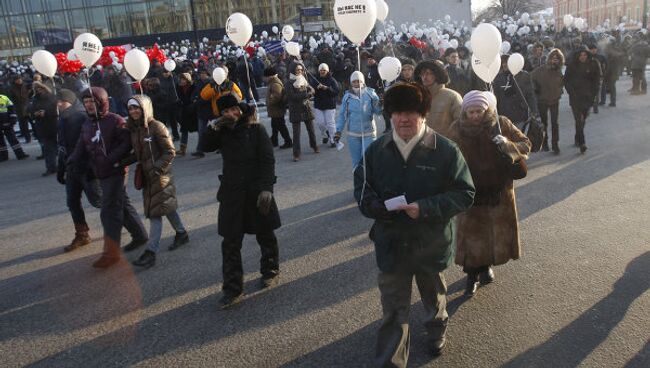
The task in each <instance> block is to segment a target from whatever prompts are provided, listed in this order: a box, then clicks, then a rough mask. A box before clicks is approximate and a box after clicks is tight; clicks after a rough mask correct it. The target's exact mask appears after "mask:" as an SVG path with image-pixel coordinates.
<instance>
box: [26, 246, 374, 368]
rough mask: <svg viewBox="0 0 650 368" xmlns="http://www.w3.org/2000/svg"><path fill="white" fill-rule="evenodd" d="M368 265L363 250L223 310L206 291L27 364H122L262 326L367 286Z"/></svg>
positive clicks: (225, 363)
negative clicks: (197, 297)
mask: <svg viewBox="0 0 650 368" xmlns="http://www.w3.org/2000/svg"><path fill="white" fill-rule="evenodd" d="M371 267H374V255H373V254H372V253H368V254H365V255H363V256H360V257H357V258H353V259H351V260H349V261H346V262H343V263H340V264H337V265H335V266H333V267H331V268H328V269H325V270H323V271H319V272H315V273H312V274H310V275H308V276H306V277H303V278H300V279H297V280H295V281H292V282H288V283H284V284H280V285H278V286H277V287H275V288H273V289H271V290H269V291H266V292H260V293H257V294H254V295H251V296H249V297H248V298H247V299H245V300H244V301H243V302H242V303H241V304H240V305H238V306H236V307H234V308H233V309H230V310H226V311H218V310H217V308H216V301H217V300H216V299H217V297H216V296H215V295H211V296H208V297H206V298H204V299H202V300H200V301H198V302H192V303H189V304H186V305H184V306H182V307H180V308H177V309H173V310H171V311H168V312H166V313H162V314H159V315H156V316H154V317H152V318H149V319H146V320H144V321H142V322H141V323H138V324H136V325H132V326H128V327H125V328H123V329H120V330H118V331H115V332H113V333H110V334H108V335H103V336H101V337H99V338H97V339H94V340H92V341H89V342H87V343H84V344H81V345H79V346H76V347H74V348H72V349H69V350H66V351H64V352H61V353H58V354H55V355H52V356H49V357H47V358H44V359H42V360H40V361H38V362H36V363H35V364H33V365H31V366H34V367H52V366H68V365H71V364H74V362H81V361H83V362H84V364H85V365H87V366H106V365H109V364H110V365H117V366H126V365H132V364H137V363H139V362H142V361H143V360H146V359H149V358H152V357H156V356H159V355H161V354H165V353H167V352H169V351H173V350H175V349H179V348H184V347H185V348H188V347H196V346H201V345H202V344H206V343H214V342H215V341H218V340H220V339H223V338H226V337H230V336H234V335H236V334H242V333H246V332H247V331H254V330H258V329H263V328H266V327H268V326H271V325H275V324H279V323H282V322H285V321H289V320H291V319H294V318H297V317H300V316H303V315H306V314H309V313H311V312H313V311H317V310H323V309H326V308H327V307H329V306H331V305H334V304H337V303H340V302H343V301H345V300H348V299H350V298H353V297H354V296H356V295H358V294H360V293H362V292H364V291H366V290H369V289H370V288H372V287H374V286H375V278H373V277H368V274H367V271H366V270H367V269H369V268H371ZM170 331H173V332H172V333H170ZM219 359H223V360H222V361H219ZM230 359H232V357H228V356H225V354H224V355H220V356H219V357H217V360H216V361H214V362H213V363H211V364H213V366H219V367H221V366H228V361H230Z"/></svg>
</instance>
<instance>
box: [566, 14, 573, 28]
mask: <svg viewBox="0 0 650 368" xmlns="http://www.w3.org/2000/svg"><path fill="white" fill-rule="evenodd" d="M571 25H573V16H572V15H571V14H566V15H565V16H564V26H565V27H567V28H569V27H571Z"/></svg>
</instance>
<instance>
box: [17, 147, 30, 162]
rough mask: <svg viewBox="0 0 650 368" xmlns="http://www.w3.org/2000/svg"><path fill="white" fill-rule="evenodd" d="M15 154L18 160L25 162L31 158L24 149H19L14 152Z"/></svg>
mask: <svg viewBox="0 0 650 368" xmlns="http://www.w3.org/2000/svg"><path fill="white" fill-rule="evenodd" d="M14 153H15V154H16V158H17V159H19V160H24V159H26V158H28V157H29V155H28V154H26V153H25V151H23V149H22V148H18V149H17V150H15V151H14Z"/></svg>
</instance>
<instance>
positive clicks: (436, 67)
mask: <svg viewBox="0 0 650 368" xmlns="http://www.w3.org/2000/svg"><path fill="white" fill-rule="evenodd" d="M424 69H429V70H431V71H432V72H433V74H434V75H435V76H436V83H438V84H447V83H449V74H447V71H446V70H445V66H444V65H443V64H442V63H441V62H440V61H438V60H424V61H421V62H420V63H419V64H418V65H417V66H416V67H415V78H417V79H418V80H419V79H420V73H422V71H423V70H424Z"/></svg>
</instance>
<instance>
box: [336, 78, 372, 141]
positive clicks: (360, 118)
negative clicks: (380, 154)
mask: <svg viewBox="0 0 650 368" xmlns="http://www.w3.org/2000/svg"><path fill="white" fill-rule="evenodd" d="M381 111H382V109H381V104H380V103H379V96H377V93H375V90H374V89H372V88H368V87H366V88H363V89H362V90H361V98H359V96H357V95H355V94H354V93H352V92H351V91H346V92H345V95H344V96H343V101H342V102H341V108H340V110H339V112H338V115H337V117H336V131H337V132H342V131H343V129H344V128H345V127H346V125H347V130H348V135H350V136H361V135H362V134H363V135H364V136H369V135H374V134H376V127H375V124H374V120H373V116H374V115H379V114H381Z"/></svg>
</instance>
